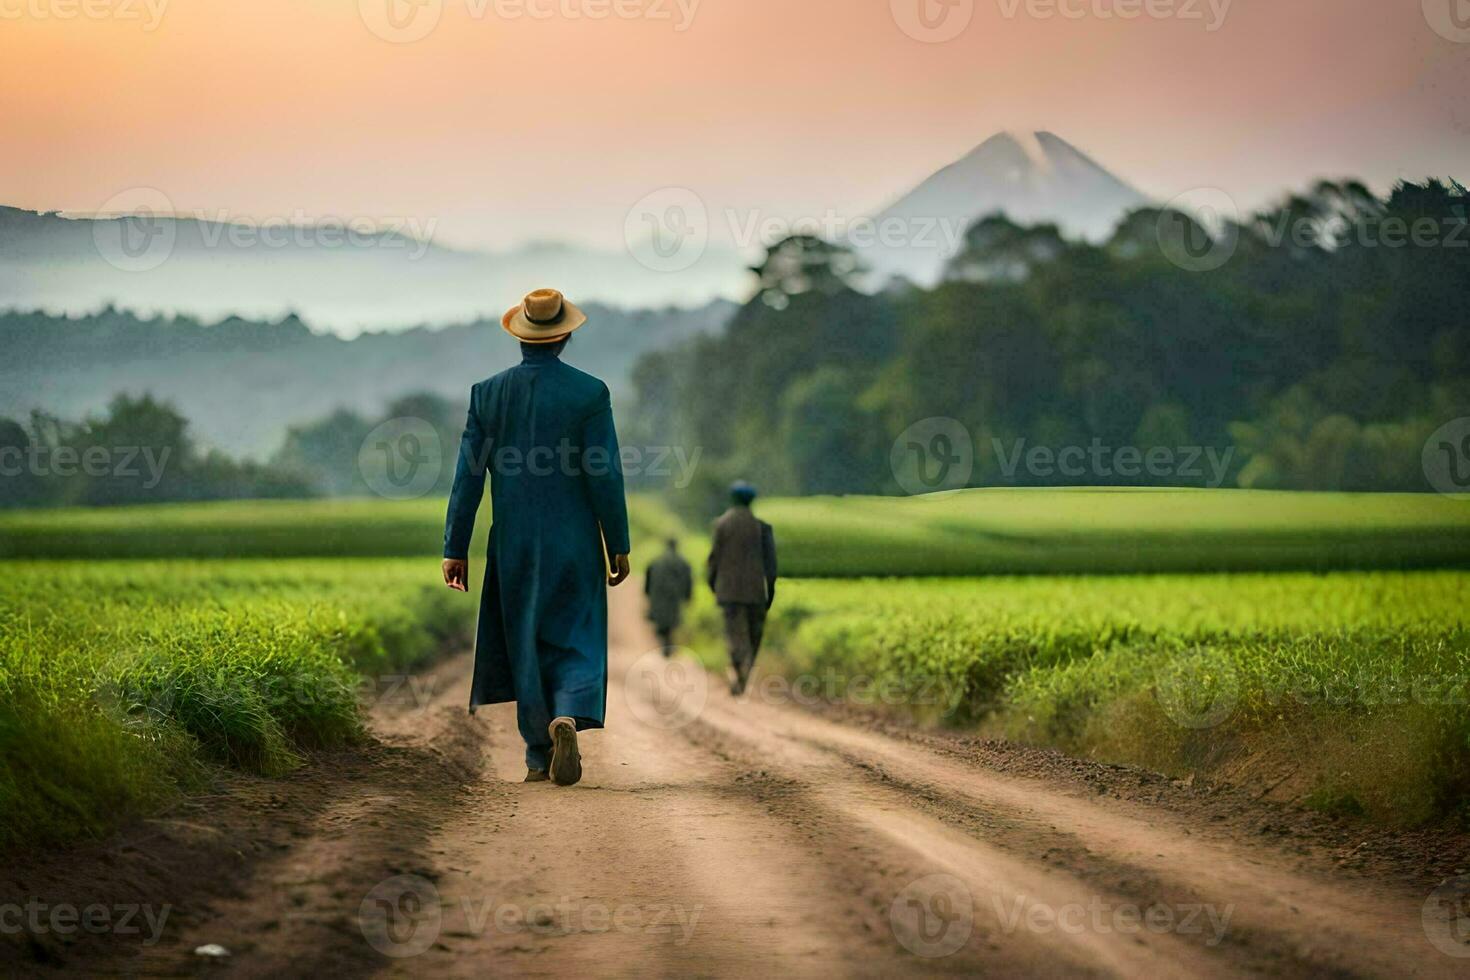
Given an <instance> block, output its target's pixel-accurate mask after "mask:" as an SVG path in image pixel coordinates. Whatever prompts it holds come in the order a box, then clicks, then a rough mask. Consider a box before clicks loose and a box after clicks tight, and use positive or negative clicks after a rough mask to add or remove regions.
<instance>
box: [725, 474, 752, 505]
mask: <svg viewBox="0 0 1470 980" xmlns="http://www.w3.org/2000/svg"><path fill="white" fill-rule="evenodd" d="M730 496H732V497H734V498H735V499H736V500H738V501H740V502H741V503H742V504H748V503H750V502H751V501H752V500H754V499H755V498H756V491H755V487H753V486H751V485H750V484H749V483H746V482H745V481H744V480H736V481H735V482H734V483H732V484H730Z"/></svg>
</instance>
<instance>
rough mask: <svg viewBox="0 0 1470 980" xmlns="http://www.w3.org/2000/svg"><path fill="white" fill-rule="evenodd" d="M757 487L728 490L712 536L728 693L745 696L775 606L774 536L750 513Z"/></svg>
mask: <svg viewBox="0 0 1470 980" xmlns="http://www.w3.org/2000/svg"><path fill="white" fill-rule="evenodd" d="M755 496H756V492H755V487H753V486H751V485H750V484H749V483H746V482H744V481H741V482H739V483H736V484H735V485H734V486H732V487H731V488H730V497H731V506H730V509H729V510H727V511H725V513H724V514H723V515H721V516H720V519H719V520H717V521H715V527H714V533H713V534H712V535H711V536H710V553H709V564H708V572H709V587H710V589H711V591H713V592H714V594H715V599H716V600H717V601H718V602H719V604H720V609H721V610H722V611H723V612H724V614H725V642H726V644H728V646H729V648H730V693H731V694H734V695H736V696H739V695H741V694H744V693H745V686H746V684H748V683H749V682H750V671H751V669H752V668H753V667H754V666H755V658H756V654H758V653H759V652H760V648H761V637H762V636H763V635H764V633H765V629H766V613H767V612H769V611H770V608H771V603H773V602H775V601H776V535H775V532H774V531H773V530H772V529H771V525H769V524H767V523H766V522H765V521H762V520H760V519H758V518H757V517H756V516H755V514H753V513H752V512H751V509H750V505H751V502H752V501H754V500H755Z"/></svg>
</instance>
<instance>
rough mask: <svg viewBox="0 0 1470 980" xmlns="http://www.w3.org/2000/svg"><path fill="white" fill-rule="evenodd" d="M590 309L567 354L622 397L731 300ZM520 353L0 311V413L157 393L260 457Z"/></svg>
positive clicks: (510, 348)
mask: <svg viewBox="0 0 1470 980" xmlns="http://www.w3.org/2000/svg"><path fill="white" fill-rule="evenodd" d="M586 310H587V313H588V315H589V317H591V320H592V323H591V324H590V325H589V326H588V327H586V328H585V329H583V330H582V331H580V332H579V333H578V334H577V336H576V338H575V339H574V341H573V342H572V345H571V346H570V347H569V348H568V351H567V357H566V359H567V361H568V362H570V363H572V364H575V365H577V366H578V367H581V368H583V369H584V370H587V371H591V372H592V373H594V374H596V375H598V376H599V377H601V378H603V379H604V380H606V381H607V382H608V385H609V387H611V388H612V389H613V397H614V399H615V400H618V401H620V402H621V401H624V400H625V399H626V395H627V393H628V391H629V385H630V382H629V371H630V370H631V368H632V365H633V363H634V361H636V360H637V359H638V357H639V356H641V355H642V354H645V353H648V352H650V351H654V350H660V349H664V348H667V347H671V346H673V345H676V344H678V343H679V342H681V341H683V340H686V339H688V338H690V337H694V336H696V335H702V334H710V333H715V332H717V331H719V330H720V329H722V328H723V326H724V324H725V323H726V322H727V321H728V319H729V317H730V315H731V313H732V311H733V310H734V306H733V304H730V303H727V302H724V301H716V302H713V303H710V304H708V305H706V306H703V307H700V308H697V309H693V310H679V309H665V310H652V311H624V310H618V309H613V308H610V307H605V306H600V305H598V304H588V305H587V307H586ZM519 359H520V353H519V349H518V347H517V345H516V343H515V341H514V340H512V339H511V338H510V337H508V336H507V335H506V334H505V333H504V332H503V331H502V330H501V328H500V324H499V322H498V320H475V321H472V322H469V323H464V324H462V325H458V326H451V327H446V328H442V329H430V328H427V327H418V328H415V329H411V330H408V331H404V332H394V333H372V334H364V335H362V336H359V337H356V338H354V339H351V340H345V339H343V338H340V337H337V336H334V335H331V334H325V333H319V332H315V331H313V330H312V329H311V328H309V327H308V326H307V325H306V323H304V322H303V321H302V320H301V319H300V318H298V317H296V316H294V315H292V316H288V317H286V318H285V319H283V320H280V321H278V322H274V323H264V322H259V321H252V320H246V319H242V318H239V317H231V318H229V319H226V320H224V321H222V322H220V323H218V324H214V325H208V326H206V325H203V324H201V323H199V322H198V321H196V320H193V319H190V318H157V319H151V320H150V319H140V318H138V317H137V316H135V315H134V314H132V313H127V312H120V311H117V310H113V309H110V308H109V309H106V310H103V311H102V312H100V313H96V314H93V315H89V316H85V317H81V318H77V319H68V318H58V317H51V316H47V315H45V314H39V313H9V314H0V416H6V417H10V418H24V417H25V416H26V415H27V414H28V413H29V412H30V411H31V409H34V408H39V409H42V410H45V411H47V412H51V413H53V414H56V415H59V416H61V417H64V418H79V417H81V416H83V415H85V414H88V413H101V412H102V410H103V409H104V408H105V407H106V405H107V403H108V402H109V401H110V399H111V398H112V396H113V395H115V394H118V393H130V394H144V393H151V394H153V395H155V396H158V397H160V398H162V399H164V400H167V401H170V402H172V403H173V404H174V405H175V406H176V407H177V408H178V409H179V410H180V411H181V412H182V413H183V415H185V416H186V417H187V418H188V419H189V420H190V421H191V423H192V425H193V427H194V434H195V436H196V437H197V438H199V439H200V440H201V441H202V442H204V443H205V444H207V445H209V446H212V447H216V448H219V449H223V450H225V451H226V452H229V453H231V454H233V455H238V454H244V455H249V456H254V457H257V458H262V457H264V456H266V455H268V454H269V453H271V452H273V451H274V450H275V449H277V448H278V447H279V445H280V443H281V439H282V437H283V436H284V434H285V431H286V429H287V427H288V426H290V425H292V424H296V423H302V422H308V421H314V420H316V419H319V418H321V417H322V416H324V415H326V414H328V413H330V412H332V411H333V410H335V409H337V408H348V409H353V410H356V411H358V412H361V413H364V414H372V413H374V412H377V411H380V410H381V409H382V408H383V407H384V406H385V405H386V404H387V403H388V402H389V401H391V400H393V399H394V398H397V397H400V396H403V395H408V394H414V393H418V392H434V393H438V394H441V395H444V396H446V397H449V398H452V399H456V400H458V399H462V398H465V397H466V396H467V395H468V393H469V389H470V386H471V385H472V384H474V383H475V382H477V381H480V380H482V379H484V378H486V377H488V376H490V375H491V374H494V373H496V372H497V371H500V370H502V369H504V368H506V367H509V366H510V365H512V364H514V363H516V362H517V361H518V360H519Z"/></svg>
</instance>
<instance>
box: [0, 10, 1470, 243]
mask: <svg viewBox="0 0 1470 980" xmlns="http://www.w3.org/2000/svg"><path fill="white" fill-rule="evenodd" d="M918 2H919V0H913V4H912V5H913V7H914V9H909V6H908V4H909V0H891V2H889V0H865V2H853V0H810V2H807V3H803V4H800V5H795V6H793V5H789V4H781V3H778V2H776V0H741V2H739V3H733V2H730V0H682V2H675V0H619V3H618V4H617V5H613V4H612V3H611V2H610V0H555V2H553V0H449V2H445V3H441V2H440V0H419V2H418V4H417V5H415V4H413V3H408V2H407V0H360V2H348V0H318V2H312V3H286V2H284V0H259V2H257V3H253V4H251V5H249V6H248V8H246V7H242V8H235V7H228V8H221V7H220V6H218V5H214V4H203V3H200V2H198V0H192V2H190V0H152V3H149V4H145V3H142V2H141V0H140V2H138V3H130V4H127V5H125V6H124V5H121V4H117V5H112V6H110V5H108V4H106V3H100V4H99V5H98V7H97V9H98V10H103V11H109V10H111V11H113V15H110V16H103V17H99V18H89V17H86V16H77V17H74V18H72V19H61V18H60V17H59V16H57V15H56V11H54V10H52V9H51V7H49V6H47V5H46V4H37V3H30V4H26V5H20V6H17V7H16V8H15V9H14V10H12V11H10V13H8V14H6V24H5V27H6V30H5V32H4V35H3V36H0V52H3V54H4V57H0V120H3V121H4V123H5V126H6V131H7V133H8V134H10V136H9V139H8V146H7V149H8V150H9V152H8V153H7V154H5V155H4V157H3V158H0V182H3V186H4V187H5V188H6V190H5V193H4V200H3V201H0V203H3V204H7V205H11V206H15V207H22V208H27V209H32V210H43V211H64V212H68V213H74V214H75V213H95V212H97V211H99V210H105V209H106V207H107V205H108V202H109V201H110V200H112V199H113V198H114V197H115V195H118V194H119V193H121V192H125V191H128V190H129V189H132V188H138V187H151V188H157V189H159V190H161V191H163V192H164V193H165V194H166V195H167V198H168V200H169V201H170V202H171V203H172V204H173V206H174V210H176V211H177V212H180V213H183V214H191V215H192V214H194V213H196V212H204V213H207V214H210V215H214V216H220V217H223V218H225V219H226V220H229V219H235V220H245V221H271V220H280V219H282V218H285V219H287V220H291V219H293V218H296V217H298V216H299V217H300V218H302V219H304V220H311V219H313V218H321V217H328V218H337V219H352V218H376V219H386V220H390V221H392V220H397V221H400V222H404V223H410V224H415V225H416V226H417V227H419V228H432V234H431V237H432V238H433V239H434V240H435V241H436V242H437V243H440V244H443V245H445V246H448V247H455V248H463V249H475V250H490V251H502V250H505V249H508V248H514V247H517V246H520V245H522V244H525V243H527V242H557V243H570V244H576V245H581V246H586V247H592V248H599V249H621V248H623V247H624V240H625V236H626V228H625V224H626V221H627V219H628V216H629V213H630V210H632V209H633V208H635V206H636V205H637V204H638V202H639V201H641V200H643V199H645V198H646V197H647V196H648V195H650V194H655V193H658V192H660V191H663V190H665V189H667V188H671V187H677V188H688V189H690V190H693V191H694V192H695V193H696V194H697V195H698V196H699V198H700V199H701V200H702V201H703V202H704V203H705V204H706V205H707V206H708V208H709V209H710V211H711V212H712V213H714V214H721V215H723V214H725V213H727V212H732V213H734V214H736V215H738V216H739V218H740V220H745V219H748V218H750V217H752V216H754V217H761V218H766V217H775V218H786V219H790V218H796V217H820V216H822V215H823V214H825V213H827V212H829V211H831V212H835V213H836V214H838V215H841V216H846V217H849V218H855V217H858V216H862V215H868V214H872V213H875V212H877V211H878V210H880V209H881V208H882V207H883V206H885V205H886V204H888V203H890V202H891V201H892V200H893V199H894V198H895V197H896V196H898V195H899V194H902V193H903V192H905V191H907V190H908V189H910V188H911V187H913V186H914V185H915V184H917V183H918V182H919V181H921V180H923V179H924V178H925V177H927V176H928V175H929V174H931V173H932V172H933V171H934V170H935V169H936V168H938V167H941V166H943V165H945V164H946V163H949V162H951V161H953V160H954V159H956V158H958V157H960V156H962V155H963V154H964V153H966V152H967V151H968V150H970V149H971V148H972V147H974V146H975V145H976V144H977V143H979V142H981V141H982V140H984V139H986V138H987V137H989V136H991V135H992V134H994V133H996V132H998V131H1005V130H1019V131H1023V132H1026V131H1032V130H1049V131H1051V132H1054V133H1056V134H1058V135H1059V136H1061V137H1062V138H1063V139H1066V140H1068V141H1069V142H1071V143H1073V144H1074V145H1076V146H1077V147H1079V148H1080V149H1081V150H1083V151H1084V152H1085V153H1087V154H1089V155H1090V156H1092V157H1093V158H1094V159H1096V160H1097V161H1098V162H1099V163H1100V164H1102V165H1103V166H1104V167H1106V168H1108V169H1109V170H1111V171H1112V172H1113V173H1115V174H1116V175H1118V176H1119V177H1121V178H1122V179H1124V180H1126V181H1128V182H1129V183H1131V184H1132V185H1133V186H1134V187H1136V188H1137V189H1138V190H1140V191H1141V192H1143V193H1144V194H1145V195H1147V196H1149V197H1152V198H1155V199H1157V200H1161V201H1163V200H1168V199H1169V198H1171V197H1173V196H1174V195H1176V194H1179V193H1182V192H1185V191H1189V190H1191V189H1194V188H1198V187H1214V188H1220V189H1222V190H1224V191H1226V192H1227V193H1228V194H1229V195H1230V196H1231V197H1232V198H1234V199H1235V201H1236V203H1237V204H1238V205H1239V206H1240V207H1241V209H1242V210H1247V211H1249V210H1254V209H1257V208H1260V207H1263V206H1266V205H1268V204H1270V203H1272V202H1274V201H1276V200H1278V199H1279V198H1280V197H1281V196H1282V195H1283V194H1285V193H1287V192H1289V191H1292V190H1296V189H1299V188H1301V187H1302V186H1304V185H1306V184H1307V183H1309V182H1310V181H1312V180H1315V179H1317V178H1321V177H1328V178H1338V177H1354V178H1361V179H1363V180H1365V181H1367V182H1368V183H1369V184H1370V186H1372V187H1374V188H1375V189H1378V190H1384V189H1386V188H1387V187H1388V186H1390V185H1391V184H1393V183H1394V182H1395V181H1397V180H1399V179H1422V178H1424V177H1427V176H1458V177H1462V178H1463V177H1464V175H1465V174H1466V173H1467V172H1470V141H1467V140H1466V139H1465V136H1466V134H1467V130H1470V115H1467V110H1466V109H1465V106H1464V102H1463V98H1462V97H1461V95H1460V93H1463V92H1464V91H1465V90H1466V88H1467V85H1470V45H1467V44H1465V43H1457V40H1458V39H1459V35H1458V34H1456V33H1455V31H1456V29H1455V25H1454V22H1453V21H1446V22H1445V23H1443V24H1436V23H1435V18H1434V17H1433V16H1431V14H1432V10H1431V8H1433V6H1434V4H1435V3H1436V2H1437V0H1424V2H1423V4H1398V5H1386V4H1382V3H1380V2H1376V0H1351V2H1340V0H1298V2H1295V3H1292V4H1281V3H1269V4H1268V3H1260V2H1251V0H1234V2H1229V0H1179V2H1178V3H1172V4H1171V3H1163V2H1162V0H1159V2H1157V3H1151V4H1149V5H1147V6H1146V8H1145V9H1146V10H1167V11H1169V12H1170V13H1169V16H1158V17H1151V16H1147V15H1146V13H1145V15H1143V16H1139V17H1137V18H1136V19H1123V18H1122V16H1121V12H1122V11H1126V10H1128V9H1131V8H1130V7H1129V6H1128V5H1127V4H1118V5H1117V6H1116V7H1115V6H1114V4H1113V3H1111V2H1109V0H1086V2H1083V0H1067V2H1065V3H1063V4H1062V5H1061V7H1060V8H1055V7H1051V6H1047V5H1046V4H1044V3H1041V2H1039V0H979V2H974V3H972V2H971V0H956V3H955V5H953V6H951V7H946V6H944V5H941V4H935V5H934V6H931V7H928V8H926V10H927V12H928V13H929V14H930V15H935V16H939V15H945V16H948V17H949V18H950V19H949V20H948V21H945V20H944V17H943V16H941V17H940V20H939V21H937V22H936V21H930V22H929V23H930V24H934V23H938V24H939V25H940V26H939V27H938V28H930V27H925V26H924V23H925V22H923V21H920V20H918V19H916V18H917V16H918V15H917V10H918V6H917V5H918ZM926 2H931V0H926ZM389 3H392V4H394V5H395V6H394V7H393V8H391V10H390V8H389V7H388V6H387V4H389ZM114 6H115V9H114ZM1138 6H1139V7H1140V8H1144V7H1145V5H1143V4H1141V3H1140V4H1139V5H1138ZM7 9H8V8H7ZM59 9H60V8H59V6H58V7H57V10H59ZM609 10H612V11H623V12H625V14H627V16H624V15H619V14H617V13H608V12H607V11H609ZM1048 10H1051V11H1052V13H1051V14H1050V15H1046V14H1045V12H1046V11H1048ZM1446 10H1448V7H1446ZM48 11H49V13H48ZM598 11H602V12H603V14H604V16H602V18H601V19H596V17H595V15H596V14H597V12H598ZM1060 11H1068V12H1069V13H1066V14H1064V13H1062V12H1060ZM124 12H131V13H132V14H134V15H135V16H133V17H125V16H123V14H124ZM390 12H391V13H394V14H396V15H397V16H398V17H399V19H397V20H389V19H386V18H387V16H388V13H390ZM547 13H550V14H551V16H543V15H545V14H547ZM155 14H156V16H154V15H155ZM967 14H970V15H971V16H966V15H967ZM1079 14H1080V16H1073V15H1079ZM1446 16H1448V14H1446ZM834 23H840V24H842V31H841V33H840V35H837V34H834V31H833V30H832V26H831V25H832V24H834ZM1446 24H1447V25H1448V27H1447V26H1446ZM385 25H387V26H385ZM935 30H940V31H942V32H957V33H956V36H954V37H953V38H952V39H950V40H948V41H944V42H943V43H928V41H926V40H924V39H923V38H925V37H928V38H929V39H930V40H933V39H935V38H938V37H942V36H944V34H943V33H939V34H936V33H935ZM394 31H398V32H399V33H398V34H397V35H396V40H388V39H385V35H389V36H395V35H393V32H394ZM403 31H408V32H409V33H408V34H404V33H402V32H403ZM425 31H426V32H427V33H426V36H424V37H422V38H420V39H418V40H411V41H407V43H400V42H404V41H405V40H406V39H407V38H409V37H413V36H415V35H416V34H417V33H420V32H425ZM926 32H927V33H926ZM1344 64H1351V65H1352V66H1353V69H1352V71H1350V72H1343V71H1341V66H1342V65H1344ZM854 66H860V67H861V70H860V71H857V72H855V71H854V70H853V69H854ZM1120 119H1121V120H1122V122H1120ZM729 224H730V222H726V221H723V220H721V221H713V222H712V223H711V244H712V245H721V244H730V243H731V242H730V240H729V239H730V238H731V234H730V228H729V227H728V226H729Z"/></svg>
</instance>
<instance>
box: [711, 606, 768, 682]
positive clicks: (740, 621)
mask: <svg viewBox="0 0 1470 980" xmlns="http://www.w3.org/2000/svg"><path fill="white" fill-rule="evenodd" d="M720 608H721V609H722V610H724V612H725V643H726V644H727V645H728V646H729V648H730V666H731V667H734V668H735V672H736V673H737V674H738V675H739V676H740V680H741V686H742V687H743V686H744V682H745V679H746V678H748V677H749V676H750V669H751V668H752V667H754V666H755V656H756V654H758V653H760V649H761V637H762V636H763V635H765V632H766V607H765V604H764V603H759V602H722V603H720Z"/></svg>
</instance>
